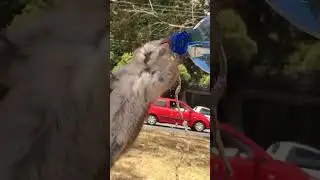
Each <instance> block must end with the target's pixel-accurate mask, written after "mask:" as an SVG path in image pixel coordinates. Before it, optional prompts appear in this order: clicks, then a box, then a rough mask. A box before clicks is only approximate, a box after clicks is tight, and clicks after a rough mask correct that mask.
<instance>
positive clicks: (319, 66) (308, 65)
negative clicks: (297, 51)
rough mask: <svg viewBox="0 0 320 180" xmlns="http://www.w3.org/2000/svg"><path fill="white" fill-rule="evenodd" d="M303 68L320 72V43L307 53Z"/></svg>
mask: <svg viewBox="0 0 320 180" xmlns="http://www.w3.org/2000/svg"><path fill="white" fill-rule="evenodd" d="M302 67H303V69H305V70H311V71H314V70H320V43H319V42H318V43H316V44H314V45H312V46H311V47H310V49H309V50H308V51H307V53H306V55H305V57H304V60H303V62H302Z"/></svg>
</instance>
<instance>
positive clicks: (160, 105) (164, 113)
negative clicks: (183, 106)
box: [152, 99, 172, 123]
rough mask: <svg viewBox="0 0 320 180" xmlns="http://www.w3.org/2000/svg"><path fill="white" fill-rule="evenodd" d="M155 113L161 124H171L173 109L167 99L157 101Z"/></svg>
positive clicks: (154, 106)
mask: <svg viewBox="0 0 320 180" xmlns="http://www.w3.org/2000/svg"><path fill="white" fill-rule="evenodd" d="M152 105H153V111H152V112H153V113H155V114H156V116H157V118H158V120H159V122H160V123H168V122H170V119H171V118H172V117H171V109H170V108H169V102H168V101H167V100H165V99H157V100H156V101H155V102H154V103H153V104H152Z"/></svg>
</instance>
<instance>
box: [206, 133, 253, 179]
mask: <svg viewBox="0 0 320 180" xmlns="http://www.w3.org/2000/svg"><path fill="white" fill-rule="evenodd" d="M220 132H221V138H222V141H223V143H224V153H225V156H226V158H227V159H228V160H229V162H230V165H231V167H232V169H233V175H232V177H231V178H229V177H228V174H227V173H226V171H225V169H224V167H223V163H222V159H221V157H220V156H219V155H218V151H217V148H216V143H215V141H214V142H213V143H211V144H212V147H211V162H210V164H211V179H217V180H229V179H230V180H255V174H256V173H255V162H254V159H253V157H254V152H253V149H252V148H251V147H249V146H248V145H247V144H245V143H243V142H242V141H241V139H239V138H237V137H235V136H233V135H231V134H230V133H228V132H227V131H224V130H221V131H220Z"/></svg>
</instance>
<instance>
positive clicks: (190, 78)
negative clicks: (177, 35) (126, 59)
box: [110, 0, 205, 86]
mask: <svg viewBox="0 0 320 180" xmlns="http://www.w3.org/2000/svg"><path fill="white" fill-rule="evenodd" d="M131 2H133V1H131ZM152 3H153V5H154V6H153V10H152V8H151V7H150V5H149V1H147V0H138V1H134V3H129V1H126V3H125V2H118V3H117V2H115V3H111V8H110V14H111V21H110V25H111V26H110V31H111V32H110V35H111V41H110V43H111V52H110V56H112V59H111V65H112V66H115V69H117V68H119V67H121V66H122V64H123V63H122V61H123V60H122V59H123V53H124V52H133V51H134V50H135V49H136V48H137V47H138V46H140V45H142V44H143V43H146V42H148V41H151V40H156V39H161V38H166V37H168V36H170V35H171V34H172V33H174V32H177V31H180V30H182V29H184V28H187V27H193V26H194V25H195V24H196V23H197V22H199V21H200V20H201V19H202V18H203V17H204V16H205V13H204V11H203V10H204V1H199V3H198V4H195V6H194V7H195V9H194V15H193V16H192V13H191V4H190V1H183V0H156V1H152ZM192 17H194V21H193V22H192ZM179 70H180V73H181V78H182V81H183V84H184V85H186V86H188V85H189V84H190V83H192V84H194V82H196V83H198V85H199V79H200V78H201V77H202V74H203V73H202V72H201V70H200V69H199V68H198V67H196V66H195V65H194V64H193V63H192V62H191V61H187V62H185V63H184V64H183V65H180V66H179ZM189 72H192V74H190V73H189ZM199 86H200V85H199Z"/></svg>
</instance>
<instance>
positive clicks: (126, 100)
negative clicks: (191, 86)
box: [110, 40, 179, 165]
mask: <svg viewBox="0 0 320 180" xmlns="http://www.w3.org/2000/svg"><path fill="white" fill-rule="evenodd" d="M160 42H161V41H160V40H159V41H153V42H150V43H147V44H145V45H144V46H143V47H141V48H139V49H137V50H136V51H135V53H134V55H133V59H132V61H131V63H129V64H128V65H126V66H125V67H123V68H122V69H121V70H119V71H118V72H115V73H114V76H115V77H116V78H115V80H114V81H113V82H112V84H111V85H112V87H111V89H112V92H111V94H110V120H111V122H110V125H111V132H110V138H111V142H110V146H111V148H110V151H111V159H110V163H111V165H112V164H113V163H114V162H115V161H116V160H117V159H118V158H119V156H120V155H121V154H122V153H123V152H124V151H125V150H126V149H127V148H128V147H130V145H131V144H132V143H133V141H134V140H135V139H136V137H137V136H138V134H139V132H140V130H141V128H142V125H143V122H144V117H145V115H146V112H147V108H148V105H149V103H150V102H151V101H153V100H155V99H156V98H158V97H159V96H161V95H162V94H163V93H164V92H165V91H166V90H168V89H170V88H171V87H172V85H173V84H174V83H175V82H176V80H177V77H178V67H177V66H178V64H179V61H178V60H177V59H175V60H170V56H171V55H172V54H171V51H170V49H169V46H168V44H165V45H160ZM146 58H148V59H146Z"/></svg>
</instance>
